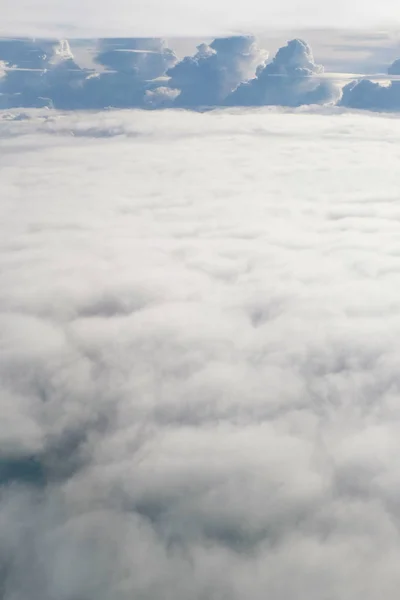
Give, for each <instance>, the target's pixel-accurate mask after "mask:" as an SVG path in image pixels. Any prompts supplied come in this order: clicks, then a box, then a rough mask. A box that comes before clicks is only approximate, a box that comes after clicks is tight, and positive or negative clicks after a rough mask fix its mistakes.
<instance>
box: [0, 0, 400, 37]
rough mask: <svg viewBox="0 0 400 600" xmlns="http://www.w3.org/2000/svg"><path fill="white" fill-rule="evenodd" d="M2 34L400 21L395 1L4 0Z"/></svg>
mask: <svg viewBox="0 0 400 600" xmlns="http://www.w3.org/2000/svg"><path fill="white" fill-rule="evenodd" d="M0 11H1V14H2V20H1V26H0V34H1V35H8V36H35V37H51V38H63V37H90V38H94V37H106V36H114V37H117V36H125V37H126V36H134V37H153V36H161V37H170V36H183V35H187V36H200V37H205V36H207V37H215V36H217V35H218V36H221V35H232V34H233V33H234V32H238V31H255V30H257V31H260V30H264V31H265V30H266V29H272V30H281V31H282V30H286V31H287V30H299V29H304V28H307V27H308V28H329V29H332V28H337V29H341V30H343V29H349V28H356V29H363V28H365V27H370V28H375V29H380V30H388V29H395V28H396V27H398V25H399V20H400V17H399V12H398V6H397V3H396V2H394V0H381V2H379V4H378V3H372V2H371V3H368V4H366V3H365V2H364V3H363V2H361V0H351V1H350V2H349V1H348V0H337V1H336V2H335V3H326V4H324V5H323V6H322V5H321V3H320V2H317V0H304V1H303V2H302V5H301V10H299V6H298V3H297V2H295V0H284V1H282V2H279V3H276V4H273V5H271V4H266V3H265V2H261V0H247V1H246V2H244V1H243V0H241V1H239V2H235V3H232V2H231V1H229V0H203V1H202V2H201V4H200V3H198V2H195V0H186V2H184V3H183V2H181V1H179V0H163V2H161V1H160V0H147V1H146V2H145V3H144V2H143V1H142V0H114V1H113V2H104V1H103V2H101V3H99V2H98V0H86V1H85V2H84V3H83V2H81V0H69V2H68V3H66V2H65V0H52V2H51V3H49V2H48V1H47V0H36V2H35V6H33V5H32V2H31V0H14V2H13V3H12V4H11V5H10V2H9V0H1V1H0Z"/></svg>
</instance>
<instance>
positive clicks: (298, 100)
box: [0, 35, 400, 111]
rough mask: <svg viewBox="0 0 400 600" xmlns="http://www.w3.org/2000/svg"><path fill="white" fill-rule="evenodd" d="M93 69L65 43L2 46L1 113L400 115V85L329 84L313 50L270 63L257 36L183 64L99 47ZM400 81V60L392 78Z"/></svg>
mask: <svg viewBox="0 0 400 600" xmlns="http://www.w3.org/2000/svg"><path fill="white" fill-rule="evenodd" d="M92 58H93V63H94V65H95V67H96V68H95V69H94V70H93V69H92V70H91V69H88V68H81V67H80V66H79V64H78V63H77V62H76V60H75V59H74V56H73V54H72V52H71V49H70V47H69V44H68V42H67V41H66V40H62V41H61V42H56V41H53V42H51V41H40V40H39V41H37V40H21V39H19V40H18V39H17V40H11V39H0V109H9V108H13V107H34V108H42V107H48V108H58V109H64V110H76V109H102V108H109V107H114V108H134V107H136V108H149V109H157V108H169V107H176V108H190V109H195V110H198V109H203V108H213V107H219V106H266V105H277V106H287V107H298V106H302V105H313V104H319V105H333V104H339V105H341V106H344V107H347V108H361V109H367V110H378V111H398V110H400V93H399V89H400V83H399V82H398V81H394V80H393V81H392V82H391V83H390V84H389V85H388V86H386V85H380V84H378V83H374V82H373V81H370V80H361V81H353V82H351V83H349V84H348V85H346V86H345V87H344V89H343V90H342V89H341V86H340V85H339V84H338V83H337V82H335V81H334V80H332V79H327V78H323V66H322V65H318V64H316V63H315V61H314V57H313V54H312V50H311V48H310V46H309V45H308V44H307V43H306V42H304V41H303V40H300V39H294V40H291V41H289V42H288V43H287V44H286V45H285V46H283V47H282V48H280V49H279V50H278V52H277V53H276V55H275V56H274V57H272V59H270V60H269V61H268V53H267V52H266V51H265V50H263V49H262V48H260V46H259V45H258V43H257V40H256V38H255V37H253V36H244V35H241V36H231V37H227V38H217V39H215V40H214V41H212V42H210V43H209V44H205V43H203V44H200V45H199V46H198V48H197V51H196V52H195V53H194V55H193V56H187V57H185V58H183V59H182V60H178V57H177V56H176V54H175V53H174V52H173V51H172V50H171V49H170V48H168V47H167V45H166V43H165V42H164V41H163V40H161V39H159V38H143V39H140V38H110V39H102V40H98V41H97V43H96V48H95V50H94V54H93V57H92ZM399 75H400V67H399V60H396V61H394V62H393V64H392V65H391V66H389V67H388V78H389V80H390V78H396V77H397V78H398V77H399Z"/></svg>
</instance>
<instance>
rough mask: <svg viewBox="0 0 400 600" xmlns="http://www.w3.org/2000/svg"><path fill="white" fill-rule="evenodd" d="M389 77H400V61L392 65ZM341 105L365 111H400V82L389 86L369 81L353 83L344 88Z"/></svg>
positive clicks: (394, 82)
mask: <svg viewBox="0 0 400 600" xmlns="http://www.w3.org/2000/svg"><path fill="white" fill-rule="evenodd" d="M388 75H389V76H391V75H400V59H399V60H395V61H394V62H393V63H392V64H391V65H390V67H389V68H388ZM341 105H342V106H346V107H348V108H359V109H364V110H376V111H389V112H390V111H400V81H396V80H394V81H391V82H390V83H388V84H387V85H381V84H379V83H375V82H373V81H370V80H369V79H362V80H360V81H352V82H351V83H349V84H348V85H346V86H345V87H344V88H343V97H342V99H341Z"/></svg>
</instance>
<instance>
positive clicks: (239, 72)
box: [167, 36, 267, 107]
mask: <svg viewBox="0 0 400 600" xmlns="http://www.w3.org/2000/svg"><path fill="white" fill-rule="evenodd" d="M266 58H267V53H266V51H264V50H260V49H259V47H258V45H257V43H256V39H255V38H254V37H253V36H233V37H229V38H217V39H215V40H214V41H213V42H212V43H211V44H210V45H208V44H200V46H198V48H197V52H196V54H195V55H194V56H187V57H186V58H184V59H183V60H182V61H180V62H179V63H178V64H177V65H175V66H174V67H172V68H171V69H170V70H169V71H168V72H167V74H168V75H169V77H170V86H171V87H172V88H174V89H179V90H180V91H181V93H180V95H179V97H178V99H177V103H178V104H179V105H180V106H185V107H198V106H213V105H220V104H222V103H223V102H224V100H225V98H226V97H227V96H228V95H229V94H230V93H231V92H232V91H233V90H235V89H236V88H237V86H238V85H239V84H240V83H241V82H242V81H246V80H247V79H250V78H251V77H253V76H254V74H255V72H256V69H257V68H258V67H259V66H260V64H264V62H265V60H266Z"/></svg>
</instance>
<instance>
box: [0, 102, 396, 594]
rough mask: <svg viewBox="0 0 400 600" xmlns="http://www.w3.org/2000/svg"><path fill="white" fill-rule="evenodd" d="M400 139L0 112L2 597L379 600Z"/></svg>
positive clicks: (365, 124)
mask: <svg viewBox="0 0 400 600" xmlns="http://www.w3.org/2000/svg"><path fill="white" fill-rule="evenodd" d="M399 142H400V122H399V121H398V120H397V119H395V118H390V117H389V116H387V117H383V116H376V115H375V116H374V115H370V114H366V113H364V114H361V113H353V114H350V113H346V112H344V111H343V110H339V109H337V110H336V111H332V110H330V111H328V109H325V110H324V113H323V114H319V113H317V112H315V110H304V109H303V110H300V111H299V110H298V111H295V112H290V111H281V110H279V109H265V108H260V109H226V110H224V111H214V112H209V113H205V114H199V113H195V112H190V111H154V112H150V111H125V112H123V111H120V112H117V111H116V112H114V111H110V112H102V113H58V112H56V111H50V112H49V111H26V112H23V113H21V112H18V111H9V112H3V113H0V210H1V213H0V223H1V225H0V227H1V233H0V393H1V418H0V597H1V598H2V600H26V599H27V598H29V599H30V600H54V599H57V600H110V599H111V598H112V599H113V600H132V599H135V600H136V599H137V600H188V599H190V600H226V599H228V598H229V600H243V599H245V598H251V599H252V600H265V599H266V598H268V599H272V600H377V598H386V599H387V600H397V598H398V590H399V586H400V571H399V564H400V509H399V507H400V470H399V468H398V457H399V453H400V437H399V424H400V405H399V392H400V390H399V388H400V379H399V361H400V346H399V339H400V305H399V301H398V290H399V286H400V205H399V189H400V170H399V168H398V165H399V160H400V143H399Z"/></svg>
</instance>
